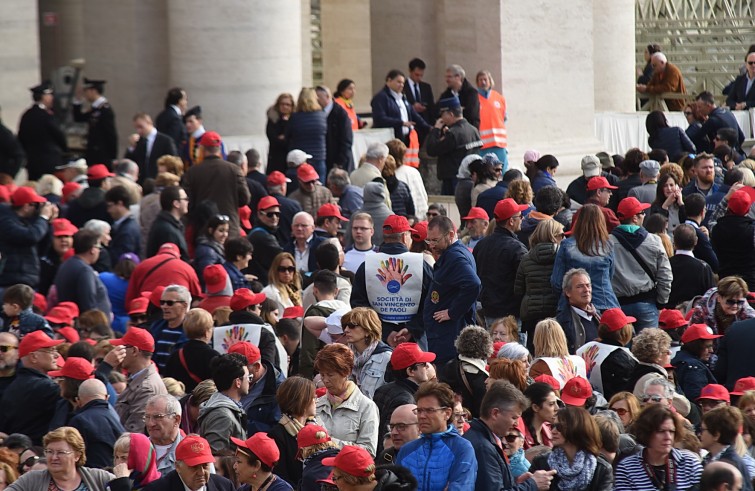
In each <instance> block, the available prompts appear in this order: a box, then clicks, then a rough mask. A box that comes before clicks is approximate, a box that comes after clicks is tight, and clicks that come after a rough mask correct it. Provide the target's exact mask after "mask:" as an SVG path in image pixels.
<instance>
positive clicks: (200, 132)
mask: <svg viewBox="0 0 755 491" xmlns="http://www.w3.org/2000/svg"><path fill="white" fill-rule="evenodd" d="M206 132H207V131H206V130H205V129H204V125H203V124H200V125H199V128H197V129H196V130H195V131H194V133H192V134H191V136H193V137H194V139H195V140H199V137H200V136H202V135H204V134H205V133H206Z"/></svg>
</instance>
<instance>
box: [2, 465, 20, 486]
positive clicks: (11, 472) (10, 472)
mask: <svg viewBox="0 0 755 491" xmlns="http://www.w3.org/2000/svg"><path fill="white" fill-rule="evenodd" d="M16 479H18V470H16V469H15V468H14V467H13V466H11V465H10V464H9V463H7V462H0V491H3V490H4V489H7V487H8V486H10V485H11V484H13V483H14V482H16Z"/></svg>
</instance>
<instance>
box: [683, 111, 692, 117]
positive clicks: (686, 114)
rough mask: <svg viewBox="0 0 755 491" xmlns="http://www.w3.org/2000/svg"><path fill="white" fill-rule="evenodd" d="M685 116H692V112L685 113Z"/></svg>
mask: <svg viewBox="0 0 755 491" xmlns="http://www.w3.org/2000/svg"><path fill="white" fill-rule="evenodd" d="M684 115H685V116H692V111H684Z"/></svg>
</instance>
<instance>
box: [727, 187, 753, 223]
mask: <svg viewBox="0 0 755 491" xmlns="http://www.w3.org/2000/svg"><path fill="white" fill-rule="evenodd" d="M728 206H729V211H731V212H732V213H733V214H735V215H737V216H740V217H743V216H745V215H747V212H748V211H750V206H752V196H750V194H749V193H748V192H746V191H743V190H742V189H739V190H737V191H735V192H734V194H732V195H731V197H730V198H729V205H728Z"/></svg>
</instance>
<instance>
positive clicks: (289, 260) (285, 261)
mask: <svg viewBox="0 0 755 491" xmlns="http://www.w3.org/2000/svg"><path fill="white" fill-rule="evenodd" d="M267 277H268V284H267V286H266V287H265V288H263V289H262V293H264V294H265V295H266V296H267V298H269V299H271V300H274V301H276V302H277V303H278V310H279V311H280V312H283V311H284V310H286V308H287V307H293V306H296V305H301V304H302V288H301V275H299V272H298V271H297V270H296V261H295V260H294V256H292V255H291V254H290V253H288V252H281V253H280V254H278V255H277V256H275V259H273V263H272V264H271V265H270V270H269V271H268V276H267Z"/></svg>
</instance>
